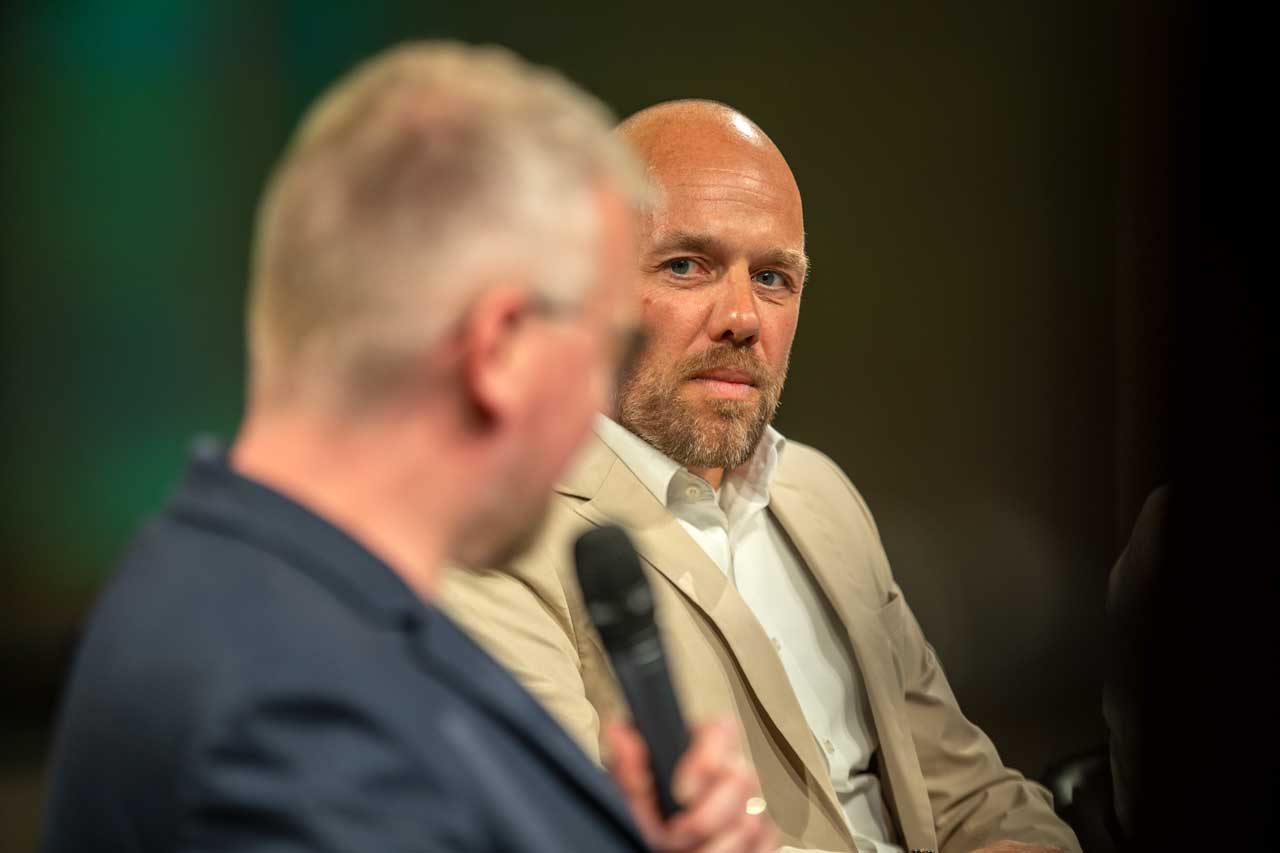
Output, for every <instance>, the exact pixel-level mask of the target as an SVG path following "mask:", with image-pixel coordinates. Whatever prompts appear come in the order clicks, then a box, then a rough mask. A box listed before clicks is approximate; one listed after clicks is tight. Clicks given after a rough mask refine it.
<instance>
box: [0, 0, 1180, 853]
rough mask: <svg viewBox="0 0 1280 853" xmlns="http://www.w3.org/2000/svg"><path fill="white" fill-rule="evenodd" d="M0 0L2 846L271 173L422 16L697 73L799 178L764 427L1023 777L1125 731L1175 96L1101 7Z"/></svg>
mask: <svg viewBox="0 0 1280 853" xmlns="http://www.w3.org/2000/svg"><path fill="white" fill-rule="evenodd" d="M2 14H3V16H4V17H3V19H2V21H0V44H2V46H3V75H4V76H3V85H2V88H0V98H2V101H0V108H2V112H0V116H2V119H0V121H2V122H3V124H2V131H0V134H2V135H0V146H2V148H0V152H2V158H0V191H2V192H3V197H2V199H0V209H2V211H3V215H2V218H0V229H2V230H0V239H3V255H2V260H0V273H2V276H3V278H2V280H3V290H2V291H0V293H2V296H0V299H2V302H0V312H2V313H0V350H2V351H3V373H0V395H2V396H0V402H2V403H3V410H2V411H3V424H4V441H3V443H2V444H0V464H2V467H0V501H2V504H0V507H2V509H0V531H2V533H3V539H2V549H0V561H2V562H0V570H2V571H3V577H2V578H0V582H2V583H3V592H2V593H0V660H3V661H4V675H3V679H2V681H0V847H2V848H4V849H6V850H9V849H27V848H30V847H32V846H33V845H34V840H35V827H36V825H37V821H38V814H39V809H40V798H41V794H40V785H41V784H42V781H41V767H42V764H43V761H44V759H45V756H46V753H47V748H48V737H49V722H50V715H51V713H52V708H53V705H54V703H55V701H56V695H57V689H58V685H59V683H60V679H61V677H62V673H63V669H64V667H65V665H66V654H67V652H68V650H69V648H70V646H71V643H72V642H73V638H74V632H75V630H76V627H77V625H78V624H79V622H80V620H81V619H82V618H83V616H84V613H85V611H86V608H87V607H88V606H89V604H90V603H91V601H92V599H93V596H94V594H95V591H96V590H97V589H98V587H99V586H100V584H101V583H102V582H103V581H104V579H105V578H106V577H107V576H108V574H109V572H110V569H111V565H112V562H113V560H114V557H115V555H116V554H117V553H118V552H119V550H120V549H121V547H122V546H123V545H124V543H125V542H126V540H127V537H128V535H129V533H130V531H131V529H132V528H133V527H134V526H135V525H136V524H137V523H138V521H139V520H140V519H141V518H143V517H144V516H145V515H146V514H147V513H148V512H150V511H152V510H154V509H155V508H156V507H157V506H158V505H159V504H160V503H161V501H162V500H163V498H164V496H165V495H166V493H167V491H168V490H169V488H170V486H171V484H172V483H173V481H174V479H175V478H176V476H177V475H178V473H179V471H180V469H181V466H182V464H183V458H184V454H185V447H186V444H187V442H188V440H189V439H190V437H191V436H192V435H194V434H195V433H196V432H198V431H202V430H207V431H212V432H214V433H217V434H220V435H222V436H223V437H230V436H231V435H232V434H233V431H234V427H235V424H236V421H237V418H238V416H239V412H240V408H241V393H242V378H241V377H242V371H243V366H244V357H243V335H242V329H241V323H242V320H241V315H242V309H243V292H244V284H245V270H246V265H247V252H248V239H249V235H250V230H251V218H252V214H253V210H254V206H255V203H256V200H257V196H258V193H259V190H260V188H261V184H262V181H263V178H264V176H265V174H266V172H267V170H268V168H269V166H270V164H271V163H272V161H273V159H274V157H275V156H276V155H277V154H278V153H279V151H280V149H281V147H282V145H283V143H284V141H285V139H286V136H287V134H288V132H289V130H290V129H291V127H292V125H293V123H294V122H295V121H296V120H297V118H298V116H299V115H300V113H301V111H302V110H303V108H304V107H305V105H306V104H307V103H308V102H309V101H310V100H311V99H312V98H313V97H314V96H315V95H316V94H317V93H318V92H319V91H320V90H321V89H322V88H323V87H324V86H326V85H327V84H328V83H330V82H332V80H333V79H334V78H335V77H336V76H337V75H338V74H340V73H341V72H342V71H344V70H345V69H347V68H348V67H349V66H350V65H351V64H352V63H353V62H355V61H357V60H359V59H360V58H362V57H365V56H367V55H369V54H371V53H373V52H375V51H377V50H378V49H379V48H381V47H384V46H386V45H389V44H392V43H394V42H397V41H400V40H404V39H407V38H413V37H449V38H459V39H465V40H468V41H478V42H497V43H501V44H505V45H507V46H509V47H511V48H513V49H515V50H517V51H518V52H520V53H522V54H523V55H524V56H526V57H527V58H529V59H531V60H534V61H536V62H540V63H546V64H550V65H553V66H556V67H558V68H560V69H562V70H563V71H564V72H565V73H566V74H568V75H569V76H570V77H571V78H572V79H574V80H576V81H577V82H579V83H581V84H582V85H583V86H585V87H586V88H588V89H589V90H591V91H592V92H594V93H595V94H597V95H599V96H600V97H602V98H603V99H604V100H605V101H606V102H608V103H609V104H610V105H611V106H612V107H613V108H614V109H615V111H617V112H618V113H619V114H620V115H625V114H627V113H629V112H631V111H634V110H636V109H639V108H641V107H643V106H646V105H648V104H651V103H654V102H656V101H660V100H664V99H669V98H676V97H690V96H693V97H707V98H715V99H718V100H722V101H725V102H728V103H730V104H732V105H734V106H736V107H738V108H740V109H742V110H743V111H744V112H745V113H747V114H748V115H749V116H751V117H752V118H753V119H755V120H756V121H757V122H758V123H759V124H760V125H761V126H762V127H763V128H764V129H765V130H766V132H768V133H769V134H770V135H771V136H772V137H773V138H774V140H775V141H776V142H777V143H778V145H779V146H780V147H781V149H782V150H783V152H784V153H785V154H786V155H787V157H788V159H789V160H790V162H791V165H792V167H793V170H794V171H795V174H796V177H797V179H798V181H799V183H800V187H801V190H802V193H803V194H804V199H805V206H806V213H807V222H808V234H809V246H808V248H809V254H810V256H811V257H812V258H813V261H814V274H813V277H812V280H811V284H810V286H809V288H808V290H807V291H806V297H805V302H804V309H803V310H802V322H801V324H800V331H799V335H798V338H797V341H796V345H795V350H794V353H793V359H792V370H791V378H790V381H789V383H788V386H787V391H786V393H785V395H784V398H783V399H784V402H783V408H782V411H781V413H780V418H779V426H780V428H781V429H782V431H783V432H784V433H785V434H787V435H788V436H789V437H791V438H794V439H796V440H800V441H804V442H806V443H809V444H813V445H815V446H817V447H819V448H820V449H822V450H825V451H826V452H827V453H829V454H830V455H831V456H832V457H834V458H835V459H836V461H838V462H839V463H840V464H841V465H842V466H844V468H845V469H846V471H848V473H849V475H850V476H851V478H852V479H853V481H854V482H855V484H857V485H858V487H859V488H860V489H861V490H862V492H863V493H864V495H865V496H866V498H867V500H868V501H869V503H870V505H871V508H872V510H873V511H874V512H875V513H876V516H877V519H878V522H879V525H880V528H881V531H882V534H883V537H884V540H885V544H886V547H887V549H888V552H889V556H890V559H891V560H892V562H893V565H894V567H895V571H896V573H897V575H898V577H899V580H900V582H901V584H902V586H903V588H904V590H905V591H906V594H907V597H908V600H909V601H910V602H911V603H912V605H913V607H914V608H915V610H916V612H917V615H918V616H919V618H920V621H921V623H922V624H923V626H924V628H925V631H926V633H927V634H928V636H929V637H930V639H931V640H932V642H933V643H934V645H935V646H936V647H937V649H938V652H939V654H940V656H941V658H942V660H943V662H944V664H945V665H946V666H947V669H948V672H949V674H950V677H951V681H952V684H953V686H954V687H955V690H956V692H957V694H958V695H959V698H960V701H961V704H962V706H963V707H964V708H965V709H966V711H967V712H968V713H969V715H970V716H971V717H972V718H973V719H975V720H976V721H977V722H978V723H979V724H980V725H982V726H983V727H984V728H985V729H986V730H987V731H988V732H989V733H990V734H991V735H992V737H993V739H994V740H995V741H996V743H997V745H998V746H999V747H1000V749H1001V751H1002V754H1003V756H1004V757H1005V759H1006V760H1007V761H1008V762H1009V763H1011V764H1013V765H1014V766H1017V767H1019V768H1020V769H1022V770H1024V771H1026V772H1027V773H1029V774H1033V775H1034V774H1039V773H1040V772H1041V771H1042V770H1043V769H1044V766H1045V765H1046V763H1047V762H1049V761H1050V760H1051V759H1054V758H1058V757H1061V756H1063V755H1066V754H1069V753H1071V752H1074V751H1079V750H1082V749H1087V748H1091V747H1094V746H1097V745H1100V744H1101V743H1103V741H1104V729H1103V725H1102V720H1101V715H1100V710H1099V703H1100V694H1099V690H1100V681H1101V664H1102V660H1103V602H1104V597H1105V590H1106V579H1107V573H1108V570H1109V569H1110V567H1111V565H1112V563H1113V562H1114V561H1115V559H1116V557H1117V555H1118V553H1119V551H1120V549H1121V548H1122V547H1123V545H1124V542H1125V540H1126V539H1127V537H1128V533H1129V529H1130V527H1131V525H1132V523H1133V520H1134V518H1135V517H1136V515H1137V511H1138V508H1139V507H1140V506H1141V503H1142V500H1143V498H1144V497H1145V496H1146V494H1147V492H1148V491H1150V490H1151V489H1152V488H1153V487H1154V486H1156V485H1157V484H1158V483H1160V482H1162V481H1163V480H1164V479H1165V478H1166V477H1167V476H1168V470H1167V466H1166V450H1167V445H1168V441H1169V438H1168V431H1167V430H1166V429H1165V419H1166V413H1167V407H1168V400H1169V379H1168V362H1169V348H1170V343H1169V341H1170V331H1169V329H1170V313H1171V309H1170V303H1171V298H1170V296H1169V292H1168V289H1167V287H1166V279H1167V277H1168V274H1169V266H1170V263H1171V262H1170V259H1169V258H1170V253H1169V251H1168V248H1169V246H1170V243H1171V240H1172V238H1171V237H1170V234H1169V228H1170V227H1171V226H1170V221H1171V220H1170V215H1169V212H1168V206H1167V204H1166V201H1167V196H1168V187H1169V183H1170V182H1169V177H1168V176H1169V170H1170V168H1171V166H1170V158H1171V157H1172V155H1171V154H1170V152H1169V149H1168V148H1167V146H1166V145H1165V138H1166V135H1167V133H1168V130H1169V126H1170V116H1171V115H1172V114H1174V113H1176V111H1177V109H1178V106H1177V98H1178V95H1179V93H1178V92H1177V91H1174V88H1173V87H1172V86H1171V84H1170V82H1169V75H1168V73H1167V72H1168V67H1169V61H1168V56H1167V50H1168V48H1167V44H1166V38H1165V37H1166V35H1167V30H1168V21H1167V16H1166V14H1165V13H1164V12H1162V11H1160V9H1159V8H1158V6H1157V4H1151V5H1150V6H1147V5H1145V4H1133V5H1131V6H1126V7H1124V8H1123V10H1118V9H1117V8H1115V6H1114V4H1112V3H1106V2H1078V0H1053V2H1039V3H961V2H955V3H945V4H932V3H915V2H913V3H878V2H877V3H870V2H868V3H852V4H848V5H847V6H840V7H836V6H834V5H833V6H830V7H827V6H806V5H804V4H785V5H775V4H764V3H757V2H743V3H738V4H734V5H732V6H727V7H722V8H719V9H715V10H713V9H710V8H707V9H704V8H702V7H700V6H698V5H697V4H694V3H682V4H664V3H649V4H644V5H640V4H626V5H623V4H613V5H605V4H598V5H597V4H561V6H560V7H559V9H558V10H553V9H552V8H550V7H544V8H539V9H536V10H535V9H534V8H532V7H531V4H528V3H520V2H514V0H513V2H506V3H490V4H482V3H474V4H466V6H465V8H464V4H431V3H422V2H413V3H410V2H407V0H406V1H405V2H382V3H378V2H372V0H365V2H337V3H315V2H301V0H298V1H297V2H279V3H274V4H267V3H259V2H248V0H243V2H225V3H216V4H215V3H195V2H192V3H170V2H163V0H155V2H110V0H95V2H89V0H84V2H44V3H25V4H17V5H14V4H12V3H11V4H8V5H7V8H6V10H5V11H4V12H3V13H2Z"/></svg>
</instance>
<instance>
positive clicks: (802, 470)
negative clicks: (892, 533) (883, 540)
mask: <svg viewBox="0 0 1280 853" xmlns="http://www.w3.org/2000/svg"><path fill="white" fill-rule="evenodd" d="M777 482H778V484H779V485H783V486H789V487H791V488H795V489H801V490H805V491H809V492H813V493H816V495H817V496H818V497H820V498H822V499H823V500H824V501H825V502H826V503H828V504H829V505H831V506H833V507H837V508H841V507H843V506H846V505H848V504H849V503H852V504H853V508H854V509H855V510H856V512H857V514H858V516H859V517H860V518H861V519H862V520H863V521H865V522H866V524H867V526H868V527H869V528H870V531H871V534H872V535H873V537H874V538H875V540H876V541H877V542H879V540H880V530H879V528H878V527H877V526H876V521H875V517H874V516H873V515H872V514H871V508H870V507H869V506H867V502H866V499H865V498H863V497H862V493H861V492H859V491H858V488H857V487H856V486H854V485H853V481H852V480H850V479H849V476H848V475H847V474H845V472H844V469H842V468H841V467H840V466H839V465H838V464H837V463H836V461H835V460H834V459H832V458H831V457H830V456H828V455H827V454H825V453H823V452H822V451H821V450H818V449H817V448H816V447H812V446H811V445H808V444H804V443H803V442H799V441H792V440H791V439H787V444H786V448H785V449H784V450H783V452H782V459H781V461H780V463H779V465H778V476H777Z"/></svg>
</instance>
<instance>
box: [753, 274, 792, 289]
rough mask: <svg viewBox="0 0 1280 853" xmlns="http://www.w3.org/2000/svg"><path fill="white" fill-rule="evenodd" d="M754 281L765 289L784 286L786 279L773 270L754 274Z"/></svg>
mask: <svg viewBox="0 0 1280 853" xmlns="http://www.w3.org/2000/svg"><path fill="white" fill-rule="evenodd" d="M755 279H756V281H758V282H760V283H761V284H763V285H764V286H765V287H782V286H783V285H785V284H786V279H784V278H783V277H782V276H781V275H779V274H778V273H776V272H774V271H773V270H762V271H760V272H758V273H756V275H755Z"/></svg>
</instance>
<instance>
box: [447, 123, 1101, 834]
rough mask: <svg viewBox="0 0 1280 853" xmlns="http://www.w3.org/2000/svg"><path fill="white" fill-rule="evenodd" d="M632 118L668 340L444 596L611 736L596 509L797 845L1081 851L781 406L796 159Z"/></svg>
mask: <svg viewBox="0 0 1280 853" xmlns="http://www.w3.org/2000/svg"><path fill="white" fill-rule="evenodd" d="M620 135H621V136H622V137H624V138H625V139H626V140H627V141H628V142H630V143H631V144H632V146H633V147H634V148H635V149H636V150H637V151H638V152H639V153H640V155H641V156H642V157H643V159H644V160H645V163H646V165H647V166H648V170H649V173H650V175H651V176H652V178H653V179H654V181H655V182H656V185H657V189H658V191H659V194H660V195H659V199H658V201H657V204H656V206H655V207H654V209H653V210H652V211H651V212H650V214H649V215H648V216H646V217H645V218H644V221H643V228H642V229H641V232H642V233H641V245H640V251H639V255H638V263H637V264H636V267H635V269H634V271H633V279H634V285H633V286H634V288H635V290H636V292H637V294H638V296H639V298H640V300H641V303H642V306H643V311H642V313H643V317H644V320H645V321H646V324H647V326H648V327H649V329H650V331H651V339H650V345H649V346H648V348H647V350H646V351H645V352H644V353H643V355H642V356H641V358H640V360H639V362H638V363H637V365H636V369H635V370H634V371H632V372H631V373H630V375H629V376H628V377H627V378H626V380H625V381H624V382H623V384H622V386H621V387H620V390H619V393H618V397H617V401H616V406H615V407H614V410H613V417H612V419H610V418H601V419H600V420H599V421H598V423H597V424H596V427H595V437H594V440H593V441H592V442H591V443H590V444H589V446H588V449H587V451H586V454H585V456H584V457H583V458H582V459H581V460H580V461H579V462H578V463H577V464H576V465H575V466H574V469H573V470H572V472H571V474H570V475H569V476H568V477H567V478H566V479H565V480H564V481H563V482H562V483H561V484H560V485H559V486H558V487H557V491H558V492H559V495H558V499H557V501H556V503H555V505H554V508H553V511H552V512H551V515H550V517H549V519H548V522H547V524H546V526H545V529H544V533H543V535H542V536H541V538H540V539H539V540H538V542H537V544H536V545H535V546H534V548H533V549H531V550H530V552H529V553H528V554H527V555H525V556H523V557H521V558H520V559H519V560H517V561H516V563H515V564H514V565H512V566H509V567H507V568H506V569H505V570H504V571H503V572H494V573H490V574H480V575H468V576H466V577H462V576H459V577H456V578H453V579H451V583H450V585H449V588H447V589H446V591H445V595H444V600H445V602H446V605H447V606H448V607H449V609H450V610H451V612H453V613H454V614H455V615H456V616H457V617H458V618H459V619H460V621H462V622H463V624H464V625H465V626H466V627H467V628H468V629H469V630H471V631H473V632H474V634H475V635H476V636H477V637H478V638H480V639H481V641H482V642H483V643H484V644H485V645H486V646H487V647H488V648H489V649H490V650H491V651H492V652H493V653H494V654H495V655H496V656H497V657H498V658H499V659H500V660H502V661H504V662H505V663H506V664H507V665H508V667H509V668H511V669H512V670H514V671H516V672H517V673H518V674H520V675H521V677H522V678H523V679H524V680H525V683H526V684H527V685H528V686H529V687H530V689H531V690H532V691H533V692H534V693H535V694H536V695H538V696H539V697H541V698H542V700H543V702H544V704H545V705H546V706H547V707H548V708H550V709H551V710H552V711H553V713H555V714H556V715H557V716H558V717H559V719H560V720H561V721H562V722H563V723H564V724H565V726H566V727H567V728H568V729H569V731H570V732H572V733H573V734H574V735H575V736H577V738H578V739H579V740H580V741H581V742H582V743H583V745H584V746H585V747H586V748H587V749H588V750H590V751H592V752H594V753H595V754H599V749H600V742H599V735H600V732H599V724H598V721H599V720H601V719H609V718H610V717H613V716H614V715H616V714H617V713H619V712H620V711H621V709H622V706H621V700H620V696H619V693H618V690H617V688H616V686H615V684H614V680H613V678H612V677H611V674H610V672H609V669H608V667H607V665H606V662H605V660H604V657H603V655H602V652H601V648H600V645H599V641H598V639H597V638H596V636H595V635H594V633H593V632H592V630H591V628H590V625H589V622H588V619H587V617H586V614H585V612H584V611H583V607H582V603H581V600H580V598H579V597H578V594H577V591H576V587H575V585H574V584H573V583H572V581H571V578H572V576H573V567H572V562H571V561H570V560H569V558H568V554H569V550H570V545H571V543H572V541H573V539H574V538H575V537H576V536H577V535H578V533H579V532H580V531H581V530H582V529H584V528H587V527H589V526H591V525H595V524H607V523H612V524H621V525H624V526H626V527H628V528H629V529H630V530H631V532H632V534H633V538H634V539H635V540H636V546H637V548H638V550H639V551H640V554H641V556H642V557H643V558H644V559H645V560H646V561H647V562H648V564H649V569H650V575H651V578H652V580H653V584H654V588H655V599H656V602H655V607H656V609H657V615H658V622H659V624H660V625H661V626H662V628H663V630H664V635H665V637H666V640H667V643H668V648H669V653H670V659H671V663H672V666H673V669H674V678H675V681H676V683H677V689H678V692H679V694H680V697H681V699H682V701H683V703H684V705H685V708H686V712H687V713H688V715H689V716H690V718H692V719H699V718H705V717H714V716H717V715H721V714H725V713H729V714H733V715H734V716H736V717H737V719H738V720H739V721H740V724H741V726H742V730H743V732H744V733H745V742H746V744H747V750H748V753H749V757H750V759H751V761H752V763H753V764H754V765H755V767H756V769H757V771H758V772H759V774H760V780H761V783H762V785H763V789H764V795H765V799H766V800H767V802H768V808H769V812H770V813H771V814H772V815H773V817H774V820H775V821H776V822H777V824H778V828H779V830H780V832H781V834H782V836H783V838H784V840H785V841H786V842H787V843H789V844H792V845H795V846H797V847H803V848H808V849H819V850H846V851H847V850H857V851H865V852H866V853H870V851H877V853H890V851H892V852H893V853H901V851H904V850H910V851H916V850H942V851H946V853H969V851H972V850H976V849H979V848H981V849H984V850H988V851H997V850H999V851H1006V850H1008V851H1013V850H1021V851H1042V850H1046V849H1069V850H1077V849H1078V846H1077V843H1076V839H1075V838H1074V836H1073V835H1072V833H1071V830H1070V829H1068V828H1067V827H1066V826H1065V825H1063V824H1062V823H1061V822H1060V821H1059V820H1057V818H1056V817H1055V816H1054V813H1053V809H1052V806H1051V804H1050V801H1049V796H1048V793H1047V792H1046V791H1044V790H1043V789H1042V788H1041V787H1039V786H1038V785H1035V784H1033V783H1030V782H1028V781H1027V780H1026V779H1024V778H1023V777H1022V776H1021V775H1019V774H1018V773H1016V772H1015V771H1012V770H1009V769H1007V768H1005V767H1004V766H1003V765H1002V764H1001V762H1000V759H999V756H998V755H997V754H996V751H995V749H994V747H993V746H992V744H991V742H990V741H989V740H988V739H987V737H986V736H985V735H984V734H983V733H982V732H981V731H980V730H979V729H978V728H977V727H975V726H974V725H973V724H971V723H970V722H969V721H968V720H966V719H965V717H964V715H963V714H962V713H961V712H960V709H959V707H958V706H957V704H956V700H955V697H954V696H953V695H952V693H951V689H950V688H949V687H948V685H947V681H946V678H945V676H944V675H943V672H942V669H941V667H940V665H939V663H938V660H937V658H936V657H935V656H934V653H933V650H932V649H931V648H930V647H929V645H928V643H926V642H925V639H924V636H923V635H922V633H921V630H920V626H919V625H918V624H917V623H916V620H915V618H914V617H913V616H912V614H911V611H910V610H909V609H908V607H907V606H906V604H905V602H904V601H903V598H902V593H901V591H900V590H899V588H898V586H897V584H896V583H895V582H894V579H893V576H892V574H891V572H890V570H889V564H888V560H887V559H886V557H885V554H884V550H883V548H882V547H881V544H880V540H879V535H878V533H877V531H876V527H875V523H874V522H873V521H872V518H871V515H870V512H869V511H868V510H867V507H866V505H865V504H864V503H863V500H862V498H861V496H860V495H859V494H858V492H857V491H856V490H855V489H854V488H853V486H852V484H851V483H850V482H849V480H848V479H847V478H846V477H845V475H844V474H843V472H841V471H840V469H839V468H837V467H836V465H835V464H834V463H832V462H831V460H830V459H828V458H827V457H825V456H823V455H822V454H821V453H819V452H817V451H815V450H813V449H812V448H809V447H805V446H804V445H802V444H799V443H797V442H792V441H786V440H784V439H783V437H782V436H781V435H779V434H778V432H777V431H776V430H774V429H773V428H772V427H771V426H770V421H771V420H772V418H773V414H774V411H775V409H776V407H777V405H778V400H779V397H780V394H781V392H782V385H783V380H784V379H785V377H786V372H787V364H788V357H789V354H790V351H791V342H792V339H793V337H794V335H795V331H796V326H797V323H798V320H799V312H800V297H801V292H802V289H803V286H804V283H805V280H806V277H807V273H808V260H807V258H806V256H805V251H804V249H805V243H804V219H803V213H802V206H801V201H800V193H799V190H798V188H797V186H796V183H795V179H794V177H793V176H792V174H791V170H790V168H789V167H788V166H787V163H786V161H785V160H784V159H783V157H782V154H781V153H780V152H779V151H778V149H777V148H776V147H775V146H774V144H773V143H772V142H771V141H770V140H769V138H768V137H767V136H766V135H765V134H764V133H763V132H762V131H761V130H760V128H758V127H757V126H756V125H755V124H754V123H752V122H751V121H750V120H749V119H748V118H747V117H746V116H743V115H742V114H741V113H738V112H736V111H734V110H732V109H730V108H728V107H725V106H723V105H721V104H715V103H710V102H705V101H684V102H675V103H669V104H661V105H659V106H657V107H653V108H650V109H647V110H644V111H643V112H641V113H639V114H637V115H635V116H633V117H632V118H630V119H628V120H627V121H626V122H625V123H624V124H623V125H622V126H621V128H620ZM837 373H838V371H837ZM832 379H833V381H838V376H837V375H835V374H833V377H832ZM454 581H456V583H454Z"/></svg>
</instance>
